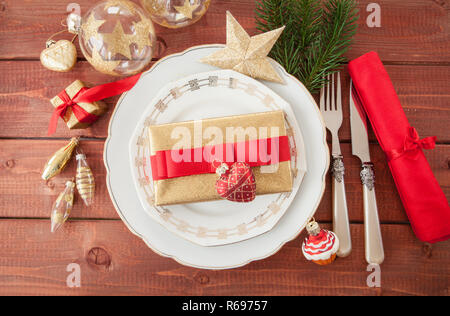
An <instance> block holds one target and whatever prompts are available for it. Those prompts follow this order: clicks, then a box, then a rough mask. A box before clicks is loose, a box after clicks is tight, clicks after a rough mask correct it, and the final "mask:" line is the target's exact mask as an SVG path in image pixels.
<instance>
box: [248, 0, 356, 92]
mask: <svg viewBox="0 0 450 316" xmlns="http://www.w3.org/2000/svg"><path fill="white" fill-rule="evenodd" d="M357 19H358V16H357V10H356V4H355V1H354V0H328V1H327V2H326V3H325V5H324V6H322V1H320V0H260V1H258V2H257V9H256V23H257V28H258V29H259V30H260V31H262V32H267V31H271V30H273V29H276V28H279V27H281V26H283V25H285V26H286V29H285V31H284V32H283V34H282V36H281V37H280V39H279V40H278V42H277V43H276V44H275V46H274V48H273V50H272V52H271V57H273V58H274V59H275V60H277V61H278V62H279V63H280V64H282V65H283V66H284V67H285V68H286V70H287V71H288V72H289V73H291V74H292V75H294V76H296V77H297V78H298V79H299V80H300V81H302V82H303V84H304V85H305V86H306V88H308V89H309V90H310V91H311V93H316V92H318V90H320V88H321V87H322V86H323V84H324V83H325V82H326V77H327V76H328V75H329V74H331V73H333V72H335V71H336V70H338V69H339V67H340V65H341V64H342V63H343V62H345V58H344V57H343V55H344V54H345V52H346V51H347V49H348V47H349V46H350V44H351V39H352V37H353V35H354V34H355V32H356V20H357Z"/></svg>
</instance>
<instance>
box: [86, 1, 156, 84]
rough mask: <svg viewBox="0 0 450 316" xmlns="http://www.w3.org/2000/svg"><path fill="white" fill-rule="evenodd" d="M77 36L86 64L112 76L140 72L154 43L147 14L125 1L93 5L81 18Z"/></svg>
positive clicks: (146, 63)
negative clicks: (87, 62)
mask: <svg viewBox="0 0 450 316" xmlns="http://www.w3.org/2000/svg"><path fill="white" fill-rule="evenodd" d="M79 39H80V47H81V50H82V52H83V54H84V56H85V57H86V59H87V60H88V61H89V63H90V64H91V65H92V66H93V67H94V68H95V69H96V70H98V71H100V72H102V73H105V74H109V75H115V76H128V75H133V74H136V73H139V72H141V71H142V70H143V69H144V68H145V67H146V66H147V65H148V64H149V63H150V62H151V60H152V57H153V53H154V48H155V43H156V35H155V28H154V26H153V23H152V21H151V19H150V17H149V16H148V14H147V13H146V12H145V11H144V10H142V9H141V8H140V7H139V6H138V5H136V4H134V3H132V2H130V1H128V0H109V1H102V2H100V3H98V4H96V5H95V6H94V7H93V8H91V9H90V10H89V11H88V12H87V13H86V15H85V16H84V17H83V19H82V21H81V30H80V33H79Z"/></svg>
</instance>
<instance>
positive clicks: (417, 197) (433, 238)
mask: <svg viewBox="0 0 450 316" xmlns="http://www.w3.org/2000/svg"><path fill="white" fill-rule="evenodd" d="M349 72H350V76H351V77H352V79H353V85H354V89H355V90H356V93H357V95H358V97H359V101H360V102H361V103H362V105H363V107H364V109H365V110H366V113H367V116H368V118H369V120H370V122H371V124H372V127H373V130H374V132H375V135H376V136H377V139H378V142H379V143H380V145H381V147H382V149H383V150H384V152H385V153H386V157H387V159H388V163H389V167H390V169H391V173H392V176H393V177H394V181H395V184H396V186H397V190H398V192H399V194H400V198H401V199H402V202H403V206H404V207H405V210H406V213H407V214H408V217H409V220H410V222H411V225H412V228H413V230H414V232H415V234H416V236H417V237H418V238H419V239H420V240H422V241H424V242H429V243H435V242H438V241H443V240H447V239H449V238H450V207H449V204H448V202H447V198H446V197H445V195H444V192H442V189H441V188H440V186H439V183H438V182H437V180H436V178H435V177H434V175H433V172H432V170H431V168H430V165H429V164H428V161H427V159H426V158H425V155H424V154H423V150H422V149H432V148H434V141H435V138H434V137H428V138H426V139H422V140H421V139H420V138H419V135H418V134H417V132H416V130H415V129H414V128H413V127H411V126H410V125H409V122H408V119H407V118H406V115H405V113H404V112H403V109H402V106H401V104H400V100H399V98H398V96H397V94H396V92H395V89H394V86H393V85H392V82H391V80H390V78H389V75H388V73H387V72H386V69H385V68H384V66H383V64H382V62H381V60H380V58H379V57H378V54H377V53H376V52H370V53H368V54H366V55H363V56H361V57H359V58H357V59H355V60H353V61H351V62H350V63H349Z"/></svg>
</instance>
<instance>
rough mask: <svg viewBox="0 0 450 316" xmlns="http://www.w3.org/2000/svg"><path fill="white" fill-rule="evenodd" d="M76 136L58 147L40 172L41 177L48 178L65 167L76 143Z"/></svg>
mask: <svg viewBox="0 0 450 316" xmlns="http://www.w3.org/2000/svg"><path fill="white" fill-rule="evenodd" d="M78 142H79V141H78V138H76V137H74V138H72V139H71V140H70V143H69V144H68V145H67V146H64V147H62V148H61V149H59V150H58V151H57V152H56V153H55V154H54V155H53V156H52V157H51V158H50V159H49V161H48V162H47V164H46V165H45V167H44V171H43V172H42V179H43V180H49V179H51V178H53V177H54V176H56V175H57V174H59V173H60V172H61V171H62V170H64V168H65V167H66V165H67V163H68V162H69V160H70V158H71V157H72V153H73V151H74V149H75V147H77V145H78Z"/></svg>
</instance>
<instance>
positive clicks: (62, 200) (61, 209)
mask: <svg viewBox="0 0 450 316" xmlns="http://www.w3.org/2000/svg"><path fill="white" fill-rule="evenodd" d="M74 188H75V183H74V182H73V180H72V181H67V182H66V188H65V189H64V191H63V192H62V193H61V194H60V195H59V196H58V198H57V199H56V201H55V203H54V204H53V207H52V213H51V216H50V219H51V223H52V224H51V232H52V233H54V232H56V231H57V230H58V229H60V228H61V226H62V225H64V223H65V222H66V220H67V219H68V218H69V215H70V212H71V211H72V208H73V197H74Z"/></svg>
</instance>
